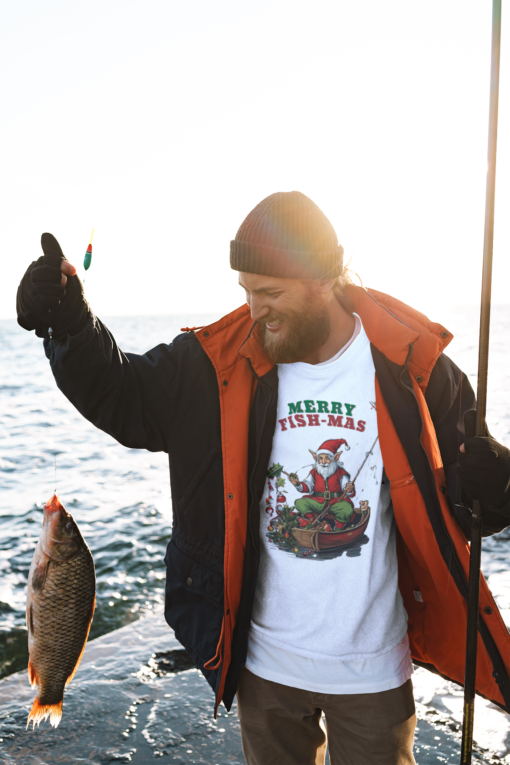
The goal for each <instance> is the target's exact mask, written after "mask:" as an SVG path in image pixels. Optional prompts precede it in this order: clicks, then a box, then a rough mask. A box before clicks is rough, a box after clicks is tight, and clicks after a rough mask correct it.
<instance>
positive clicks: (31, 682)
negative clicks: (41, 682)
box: [28, 662, 37, 688]
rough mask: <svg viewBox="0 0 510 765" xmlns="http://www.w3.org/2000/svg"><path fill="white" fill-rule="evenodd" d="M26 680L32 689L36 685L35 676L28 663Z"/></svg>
mask: <svg viewBox="0 0 510 765" xmlns="http://www.w3.org/2000/svg"><path fill="white" fill-rule="evenodd" d="M28 679H29V681H30V685H31V686H32V688H33V687H34V685H37V674H36V671H35V669H34V668H33V666H32V664H31V663H30V662H28Z"/></svg>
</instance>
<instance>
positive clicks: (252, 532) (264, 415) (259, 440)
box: [247, 358, 273, 547]
mask: <svg viewBox="0 0 510 765" xmlns="http://www.w3.org/2000/svg"><path fill="white" fill-rule="evenodd" d="M247 361H248V364H249V365H250V369H251V371H252V374H253V375H254V377H255V378H256V379H257V384H258V385H262V386H263V387H264V388H267V389H268V391H269V400H268V401H267V403H266V405H265V407H264V413H263V415H262V428H261V434H262V433H263V432H264V428H265V427H266V420H267V412H268V409H269V405H270V404H271V402H272V400H273V392H272V390H271V389H270V388H269V386H268V385H266V384H265V383H263V382H262V380H261V379H260V377H259V376H258V374H257V373H256V372H255V370H254V369H253V366H252V363H251V361H250V359H249V358H248V359H247ZM261 443H262V438H259V439H258V441H257V449H256V452H255V460H254V462H253V468H252V471H251V476H250V493H251V496H252V497H253V498H254V497H255V491H254V486H253V476H254V473H255V469H256V467H257V465H258V463H259V459H260V449H261ZM248 528H249V530H250V537H251V541H252V543H253V545H254V546H255V547H256V544H257V541H258V540H255V536H254V530H253V528H252V523H251V518H248ZM257 536H258V535H257Z"/></svg>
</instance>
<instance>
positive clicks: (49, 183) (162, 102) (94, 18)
mask: <svg viewBox="0 0 510 765" xmlns="http://www.w3.org/2000/svg"><path fill="white" fill-rule="evenodd" d="M491 9H492V3H491V2H490V0H428V2H418V0H386V2H381V0H365V2H363V3H361V2H353V0H313V2H312V1H311V0H307V2H302V0H246V1H243V0H215V1H214V2H211V0H86V2H84V1H83V0H1V2H0V103H1V104H2V119H1V121H0V147H1V148H0V177H1V179H2V182H1V185H0V205H1V210H2V216H1V219H2V223H1V226H0V251H1V253H2V278H1V279H0V316H2V317H12V316H14V315H15V311H14V303H15V291H16V287H17V284H18V282H19V280H20V278H21V276H22V274H23V272H24V270H25V269H26V267H27V266H28V264H29V263H30V261H31V260H33V259H35V258H37V257H38V256H39V254H40V245H39V240H40V235H41V233H42V232H43V231H50V232H52V233H53V234H54V235H55V236H56V237H57V239H58V240H59V241H60V243H61V245H62V247H63V249H64V252H65V253H66V255H67V257H68V258H69V260H71V262H73V263H75V264H76V265H78V266H81V264H82V262H83V255H84V251H85V249H86V246H87V244H88V241H89V237H90V231H91V229H92V227H93V226H94V227H95V234H94V259H93V264H92V268H91V270H90V271H89V273H88V276H87V280H86V285H85V287H86V293H87V296H88V298H89V301H90V303H91V305H92V307H93V308H94V310H95V311H96V313H97V314H98V315H99V316H107V315H112V314H120V315H126V314H168V313H197V314H200V313H203V312H209V311H214V312H216V311H224V312H228V311H229V310H231V309H233V308H234V307H236V306H237V305H239V304H240V303H241V302H243V300H244V296H243V293H242V292H241V290H240V288H239V287H238V286H237V275H236V274H235V273H234V272H232V271H231V270H230V268H229V263H228V257H229V242H230V240H231V239H233V238H234V236H235V234H236V231H237V229H238V227H239V225H240V223H241V222H242V220H243V219H244V217H245V216H246V214H247V213H248V212H249V211H250V210H251V209H252V208H253V207H254V206H255V205H256V204H257V203H258V202H259V201H260V200H261V199H262V198H264V197H265V196H267V195H268V194H271V193H273V192H275V191H281V190H284V191H289V190H292V189H297V190H299V191H302V192H303V193H305V194H307V195H308V196H310V197H311V198H312V199H313V200H314V201H315V202H316V203H317V204H318V205H319V206H320V207H321V208H322V209H323V210H324V212H325V213H326V214H327V215H328V217H329V218H330V220H331V221H332V223H333V224H334V226H335V228H336V230H337V232H338V235H339V239H340V241H341V242H342V243H343V244H344V246H345V247H346V251H347V253H348V254H349V255H351V256H352V267H353V269H354V270H355V271H357V272H358V273H359V274H360V276H361V277H362V279H363V282H364V284H365V285H366V286H370V287H374V288H376V289H380V290H383V291H386V292H389V293H392V294H394V295H395V296H397V297H399V298H400V299H402V300H404V301H406V302H408V303H410V304H412V305H414V306H415V307H417V308H420V309H421V310H423V311H425V312H427V313H428V314H429V315H431V317H432V318H435V319H437V320H441V310H442V309H441V306H442V304H443V305H452V304H469V303H477V302H478V300H479V294H480V278H481V263H482V251H483V221H484V199H485V171H486V157H487V123H488V97H489V71H490V31H491ZM500 96H501V97H500V120H499V141H498V171H497V190H496V203H497V206H496V228H495V250H494V255H495V265H494V288H493V298H494V301H495V302H497V303H510V299H509V297H508V284H509V283H510V258H509V254H510V215H509V209H510V7H504V8H503V35H502V59H501V87H500Z"/></svg>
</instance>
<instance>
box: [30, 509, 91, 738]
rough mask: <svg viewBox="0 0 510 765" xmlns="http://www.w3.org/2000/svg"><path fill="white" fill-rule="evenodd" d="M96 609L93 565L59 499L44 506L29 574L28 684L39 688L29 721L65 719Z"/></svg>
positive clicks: (71, 519) (51, 722) (81, 539)
mask: <svg viewBox="0 0 510 765" xmlns="http://www.w3.org/2000/svg"><path fill="white" fill-rule="evenodd" d="M95 604H96V576H95V572H94V561H93V559H92V555H91V553H90V550H89V548H88V547H87V545H86V543H85V540H84V539H83V537H82V535H81V533H80V530H79V528H78V526H77V524H76V522H75V520H74V518H73V516H72V515H71V514H70V513H68V512H67V510H65V509H64V507H63V505H62V504H61V502H60V500H59V498H58V497H57V495H56V494H54V495H53V497H52V498H51V499H50V501H49V502H47V504H46V505H44V517H43V525H42V531H41V536H40V537H39V541H38V543H37V547H36V548H35V552H34V558H33V560H32V565H31V566H30V572H29V574H28V593H27V628H28V650H29V662H28V678H29V680H30V683H31V685H32V687H34V686H37V696H36V698H35V701H34V704H33V706H32V709H31V710H30V714H29V715H28V720H27V727H28V724H29V722H30V720H32V721H33V727H35V725H36V723H37V725H39V723H40V722H41V721H42V720H45V719H46V718H47V717H49V718H50V724H51V725H53V726H54V727H55V728H56V727H57V725H58V724H59V722H60V719H61V717H62V702H63V700H64V689H65V687H66V685H68V684H69V683H70V682H71V680H72V679H73V677H74V675H75V672H76V670H77V669H78V665H79V663H80V661H81V658H82V656H83V652H84V651H85V644H86V642H87V637H88V634H89V630H90V625H91V623H92V617H93V615H94V607H95Z"/></svg>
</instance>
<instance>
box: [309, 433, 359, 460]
mask: <svg viewBox="0 0 510 765" xmlns="http://www.w3.org/2000/svg"><path fill="white" fill-rule="evenodd" d="M341 446H344V447H345V451H346V452H348V451H349V449H350V448H351V447H350V446H349V444H348V443H347V441H346V440H345V439H344V438H339V439H337V440H331V441H324V443H323V444H322V446H319V448H318V449H317V452H316V454H317V456H319V454H327V455H328V457H331V458H332V459H333V457H334V456H335V454H337V452H338V450H339V449H340V447H341Z"/></svg>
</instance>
